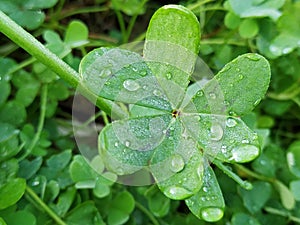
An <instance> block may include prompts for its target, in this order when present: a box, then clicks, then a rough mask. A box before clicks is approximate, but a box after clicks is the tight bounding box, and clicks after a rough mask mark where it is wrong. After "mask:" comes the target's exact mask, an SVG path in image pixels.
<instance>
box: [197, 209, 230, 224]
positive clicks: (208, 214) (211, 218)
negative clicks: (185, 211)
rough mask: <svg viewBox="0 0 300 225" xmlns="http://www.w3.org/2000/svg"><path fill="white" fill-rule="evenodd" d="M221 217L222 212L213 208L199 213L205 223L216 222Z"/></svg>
mask: <svg viewBox="0 0 300 225" xmlns="http://www.w3.org/2000/svg"><path fill="white" fill-rule="evenodd" d="M223 215H224V212H223V210H222V209H220V208H215V207H208V208H205V209H203V210H202V211H201V217H202V218H203V219H204V220H205V221H207V222H216V221H218V220H220V219H221V218H222V217H223Z"/></svg>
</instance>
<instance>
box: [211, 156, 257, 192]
mask: <svg viewBox="0 0 300 225" xmlns="http://www.w3.org/2000/svg"><path fill="white" fill-rule="evenodd" d="M213 163H214V164H215V165H216V166H217V167H218V168H219V169H220V170H222V171H223V172H224V173H225V174H226V175H227V176H229V177H230V178H232V179H233V180H234V181H235V182H237V183H238V184H239V185H241V187H242V188H245V189H246V190H251V189H252V188H253V186H252V184H251V183H250V182H248V181H244V180H242V179H241V178H240V177H239V176H238V175H237V174H235V173H234V172H232V171H231V170H230V169H229V168H228V167H227V166H225V165H224V164H223V163H221V162H220V161H218V160H214V161H213Z"/></svg>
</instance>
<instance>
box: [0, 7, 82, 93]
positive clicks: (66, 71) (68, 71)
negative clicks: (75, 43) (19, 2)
mask: <svg viewBox="0 0 300 225" xmlns="http://www.w3.org/2000/svg"><path fill="white" fill-rule="evenodd" d="M0 28H1V32H2V33H3V34H5V35H6V36H7V37H8V38H10V39H11V40H13V41H14V42H15V43H16V44H17V45H19V46H21V47H22V48H23V49H25V50H26V51H27V52H29V53H30V54H31V55H32V56H34V57H36V58H37V59H38V60H39V61H41V62H42V63H43V64H45V65H47V66H49V67H50V68H51V69H52V70H53V71H54V72H56V73H57V74H59V76H61V77H62V78H63V79H65V80H66V81H67V82H69V83H70V84H71V85H72V86H74V87H76V86H77V85H78V83H79V74H78V73H77V72H76V71H75V70H73V69H72V68H71V67H70V66H69V65H68V64H66V63H65V62H64V61H62V60H61V59H60V58H58V57H57V56H56V55H55V54H53V53H52V52H51V51H49V49H47V48H46V47H45V46H44V45H42V44H41V43H40V42H39V41H38V40H36V39H35V38H34V37H33V36H32V35H31V34H29V33H28V32H26V31H25V30H24V29H23V28H22V27H20V26H19V25H18V24H16V23H15V22H14V21H12V20H11V19H10V18H9V17H8V16H6V15H5V14H4V13H3V12H2V11H0Z"/></svg>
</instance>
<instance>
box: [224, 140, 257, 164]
mask: <svg viewBox="0 0 300 225" xmlns="http://www.w3.org/2000/svg"><path fill="white" fill-rule="evenodd" d="M231 154H232V157H231V158H230V160H234V161H235V162H239V163H244V162H249V161H251V160H253V159H255V158H256V157H257V156H258V155H259V148H258V147H257V146H255V145H250V144H241V145H239V146H237V147H235V148H234V149H233V150H232V152H231Z"/></svg>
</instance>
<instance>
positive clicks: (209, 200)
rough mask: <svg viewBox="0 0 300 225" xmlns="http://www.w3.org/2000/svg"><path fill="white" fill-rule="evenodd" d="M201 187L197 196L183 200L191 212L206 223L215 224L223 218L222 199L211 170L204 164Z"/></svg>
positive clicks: (223, 205)
mask: <svg viewBox="0 0 300 225" xmlns="http://www.w3.org/2000/svg"><path fill="white" fill-rule="evenodd" d="M203 180H204V181H203V182H204V183H203V186H202V188H201V189H200V190H199V192H198V193H197V194H195V195H194V196H192V197H191V198H188V199H186V200H185V203H186V205H187V206H188V207H189V209H190V210H191V212H192V213H193V214H194V215H195V216H197V217H198V218H200V219H203V220H205V221H207V222H216V221H218V220H220V219H221V218H222V217H223V214H224V207H225V203H224V199H223V195H222V192H221V189H220V187H219V184H218V181H217V178H216V176H215V174H214V172H213V170H212V168H211V167H210V166H209V165H208V164H207V162H206V163H205V168H204V176H203Z"/></svg>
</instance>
